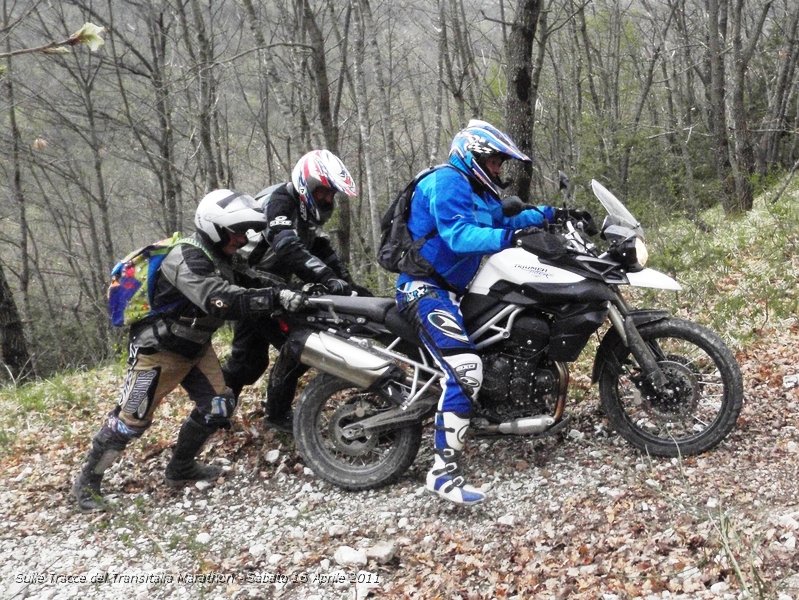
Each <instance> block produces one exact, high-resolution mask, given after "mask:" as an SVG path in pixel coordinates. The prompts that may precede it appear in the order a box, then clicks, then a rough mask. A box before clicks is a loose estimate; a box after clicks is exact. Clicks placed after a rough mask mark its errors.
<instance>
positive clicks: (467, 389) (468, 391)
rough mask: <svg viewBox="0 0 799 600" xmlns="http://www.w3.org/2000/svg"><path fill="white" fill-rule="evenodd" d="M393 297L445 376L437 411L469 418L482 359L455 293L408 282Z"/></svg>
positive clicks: (481, 374) (478, 384)
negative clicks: (470, 334) (471, 337)
mask: <svg viewBox="0 0 799 600" xmlns="http://www.w3.org/2000/svg"><path fill="white" fill-rule="evenodd" d="M396 298H397V306H398V307H399V309H400V312H402V314H403V315H404V316H405V318H406V319H408V321H409V322H411V323H413V325H414V327H415V328H416V332H417V335H418V336H419V338H420V340H421V341H422V343H423V344H424V346H425V347H426V348H427V349H428V350H429V352H430V354H431V355H432V356H433V358H434V360H435V361H436V363H437V365H438V367H439V368H440V369H441V370H442V371H444V374H445V375H446V377H445V379H444V381H443V383H442V385H443V388H444V391H443V394H442V396H441V399H440V400H439V403H438V411H439V412H453V413H456V414H457V415H458V416H460V417H463V418H468V417H470V416H471V414H472V401H473V400H474V399H475V398H477V393H478V392H479V391H480V386H481V385H482V384H483V361H482V360H481V359H480V356H479V355H478V354H477V350H476V348H475V346H474V344H473V343H472V341H471V340H470V339H469V335H468V333H467V332H466V327H465V325H464V321H463V314H462V313H461V311H460V307H459V302H458V299H457V296H456V295H455V294H453V293H452V292H449V291H447V290H445V289H442V288H439V287H436V286H435V285H431V284H430V283H427V282H423V281H410V282H408V283H405V284H403V285H402V286H401V287H400V288H399V289H398V290H397V297H396ZM439 437H443V434H439V432H437V433H436V440H435V445H436V447H437V448H440V447H443V442H442V445H439V442H440V441H441V440H439V439H438V438H439Z"/></svg>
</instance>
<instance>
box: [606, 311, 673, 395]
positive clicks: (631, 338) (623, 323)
mask: <svg viewBox="0 0 799 600" xmlns="http://www.w3.org/2000/svg"><path fill="white" fill-rule="evenodd" d="M622 311H624V312H622ZM608 318H609V319H610V322H611V323H612V324H613V327H614V328H615V330H616V332H617V333H618V334H619V337H621V339H622V341H623V342H624V345H625V346H627V347H628V348H629V349H630V353H631V354H632V355H633V357H634V358H635V360H636V361H638V364H639V365H640V366H641V369H642V370H643V372H644V383H645V384H648V385H649V386H651V388H652V390H653V391H654V392H655V393H656V394H657V395H658V396H661V395H667V396H668V395H670V394H671V393H672V391H671V390H670V389H669V388H668V378H667V377H666V375H665V374H664V373H663V370H662V369H661V368H660V365H659V364H658V361H657V358H656V357H655V355H654V353H653V352H652V348H650V347H649V345H648V344H647V343H646V342H645V341H644V339H643V338H642V337H641V334H640V333H639V332H638V327H636V325H635V321H634V320H633V316H632V314H631V312H630V311H629V308H628V306H627V304H626V303H625V302H624V299H623V298H622V297H621V296H617V301H616V302H615V303H612V304H610V306H609V308H608Z"/></svg>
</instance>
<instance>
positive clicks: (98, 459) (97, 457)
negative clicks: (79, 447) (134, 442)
mask: <svg viewBox="0 0 799 600" xmlns="http://www.w3.org/2000/svg"><path fill="white" fill-rule="evenodd" d="M125 446H127V440H125V441H123V440H117V439H113V437H112V436H110V435H109V434H108V432H107V431H106V430H104V429H101V430H100V431H99V433H97V435H95V436H94V439H92V447H91V449H90V450H89V452H88V454H87V455H86V460H85V461H84V463H83V467H82V468H81V470H80V473H79V474H78V476H77V477H76V478H75V481H74V482H73V484H72V491H71V494H72V496H73V497H74V498H75V500H76V501H77V503H78V508H79V509H80V511H81V512H94V511H101V510H106V509H107V508H108V505H107V503H106V502H105V500H104V499H103V494H102V490H101V489H100V484H101V483H102V480H103V475H104V474H105V471H106V469H108V467H110V466H111V464H112V463H113V462H114V461H115V460H116V459H117V457H118V456H119V455H120V454H122V451H123V450H124V449H125Z"/></svg>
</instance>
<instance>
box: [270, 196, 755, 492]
mask: <svg viewBox="0 0 799 600" xmlns="http://www.w3.org/2000/svg"><path fill="white" fill-rule="evenodd" d="M591 187H592V189H593V191H594V194H595V195H596V197H597V198H598V199H599V201H600V202H601V203H602V205H603V206H604V207H605V209H606V210H607V213H608V215H607V216H606V217H605V219H604V222H603V224H602V228H601V238H602V239H603V240H605V241H606V242H607V247H606V248H605V249H604V250H599V249H598V248H597V247H596V246H595V245H594V244H593V243H592V242H591V241H590V240H589V239H588V238H587V237H586V236H585V235H584V234H583V233H582V232H581V230H580V223H579V222H575V221H573V220H566V221H565V222H563V223H561V224H559V225H554V226H551V230H550V231H541V232H540V233H533V234H530V235H528V236H525V237H524V238H523V239H522V241H521V242H520V244H519V245H518V246H517V247H513V248H509V249H507V250H503V251H501V252H498V253H496V254H493V255H491V256H490V257H488V258H487V259H486V260H485V261H484V263H483V265H482V266H481V268H480V270H479V271H478V273H477V275H476V276H475V278H474V279H473V281H472V282H471V284H470V286H469V290H468V293H466V294H465V295H464V297H463V298H462V302H461V309H462V312H463V315H464V318H465V321H466V325H467V329H468V330H469V332H470V335H471V338H472V340H473V341H474V343H475V344H476V346H477V349H478V352H479V353H480V355H481V358H482V360H483V386H482V388H481V390H480V394H479V396H478V398H477V401H476V403H475V407H474V414H473V417H472V428H473V429H472V431H473V433H474V435H477V436H532V437H534V436H544V435H551V434H553V433H556V432H558V431H562V430H563V429H564V427H565V426H566V424H567V423H568V420H569V419H568V417H567V413H566V404H567V399H568V389H569V368H568V363H570V362H574V361H575V360H577V358H578V356H579V355H580V354H581V352H582V350H583V349H584V348H585V347H586V345H587V343H588V341H589V339H590V338H591V336H592V335H593V334H594V333H595V332H597V331H599V330H600V327H602V326H603V324H604V323H607V324H608V326H607V328H605V329H604V332H603V333H602V334H601V341H600V342H599V344H598V346H597V347H596V351H595V352H596V355H595V358H594V364H593V373H592V382H594V383H598V386H599V399H600V402H601V404H602V407H603V409H604V413H605V415H606V417H607V419H608V421H609V423H610V426H611V427H612V428H613V429H614V430H615V431H616V432H617V433H618V434H619V435H621V436H622V437H623V438H625V439H626V440H627V441H628V442H630V443H631V444H632V445H633V446H635V447H636V448H638V449H640V450H641V451H643V452H647V453H649V454H652V455H659V456H678V455H693V454H698V453H701V452H705V451H706V450H709V449H710V448H713V447H714V446H715V445H717V444H718V443H719V442H720V441H721V440H723V439H724V437H725V436H726V435H727V434H728V433H729V432H730V431H731V430H732V429H733V427H734V426H735V423H736V420H737V418H738V415H739V413H740V411H741V406H742V402H743V384H742V378H741V373H740V370H739V367H738V364H737V363H736V361H735V358H734V357H733V354H732V352H731V351H730V350H729V348H728V347H727V346H726V345H725V344H724V342H723V341H722V340H721V338H720V337H719V336H718V335H716V334H715V333H713V332H712V331H710V330H708V329H707V328H705V327H703V326H701V325H698V324H696V323H693V322H691V321H687V320H684V319H679V318H675V317H673V316H671V315H670V314H669V313H668V312H666V311H664V310H658V309H643V310H641V309H634V308H632V307H631V306H630V305H629V304H628V303H627V301H625V299H624V297H623V296H622V292H621V290H622V289H623V288H624V287H625V286H634V287H646V288H657V289H664V290H679V289H680V285H679V284H678V283H677V282H676V281H675V280H674V279H672V278H671V277H669V276H668V275H666V274H664V273H661V272H658V271H655V270H653V269H650V268H646V267H645V266H644V265H645V263H646V260H647V250H646V246H645V244H644V241H643V240H644V234H643V230H642V228H641V226H640V224H639V223H638V221H637V220H636V219H635V218H634V217H633V216H632V215H631V214H630V213H629V211H628V210H627V209H626V208H625V207H624V205H623V204H622V203H621V202H620V201H619V200H618V199H617V198H616V197H615V196H614V195H613V194H611V193H610V192H609V191H608V190H607V189H605V188H604V187H603V186H602V185H601V184H600V183H598V182H597V181H592V182H591ZM311 302H312V304H313V310H311V311H310V312H307V313H298V314H292V315H283V316H281V317H280V318H281V319H282V320H283V325H284V327H285V328H286V330H287V331H289V340H288V343H287V344H286V346H284V351H290V352H292V353H293V354H294V356H295V357H296V358H297V359H298V360H299V361H300V362H302V363H303V364H305V365H308V366H310V367H315V368H316V369H317V370H318V371H320V372H321V373H319V374H317V375H316V377H315V378H314V379H313V380H312V381H311V382H310V383H309V384H308V385H307V387H306V388H305V390H304V392H303V393H302V395H301V397H300V399H299V400H298V402H297V405H296V406H295V411H294V438H295V440H296V445H297V449H298V451H299V453H300V455H301V456H302V458H303V460H304V462H305V464H306V465H308V466H309V467H310V468H311V469H313V471H314V472H315V473H316V474H317V475H318V476H319V477H321V478H323V479H325V480H327V481H329V482H331V483H333V484H335V485H337V486H340V487H342V488H345V489H350V490H360V489H368V488H374V487H378V486H381V485H386V484H389V483H392V482H394V481H396V480H397V479H398V478H399V477H400V476H401V475H402V473H403V472H404V471H405V470H406V469H407V468H408V467H409V466H410V465H411V463H412V462H413V461H414V459H415V457H416V454H417V452H418V449H419V446H420V442H421V436H422V430H423V426H424V425H426V424H428V423H431V422H432V421H431V419H430V417H431V416H432V415H433V414H434V412H435V409H436V405H437V403H438V399H439V396H440V394H441V386H440V380H441V379H442V377H443V373H442V372H441V371H440V370H439V369H438V368H437V366H436V364H435V363H434V362H433V360H432V359H431V356H430V355H429V353H428V352H427V351H426V349H425V348H424V347H423V346H422V345H421V344H420V343H419V341H418V339H417V337H416V335H415V332H414V331H413V329H412V328H411V326H410V325H409V324H408V323H407V322H406V321H405V320H404V319H403V318H402V316H401V315H400V314H399V313H398V311H397V309H396V306H395V302H394V299H393V298H357V297H340V296H320V297H315V298H312V299H311Z"/></svg>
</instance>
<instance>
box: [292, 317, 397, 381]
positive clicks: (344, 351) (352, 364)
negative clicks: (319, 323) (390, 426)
mask: <svg viewBox="0 0 799 600" xmlns="http://www.w3.org/2000/svg"><path fill="white" fill-rule="evenodd" d="M300 362H301V363H302V364H304V365H308V366H310V367H314V368H316V369H319V370H320V371H323V372H325V373H329V374H330V375H334V376H336V377H339V378H341V379H344V380H345V381H349V382H351V383H354V384H355V385H357V386H359V387H362V388H368V387H369V386H371V385H372V384H373V383H375V382H376V381H378V380H379V379H381V378H382V377H383V376H384V375H385V374H386V373H388V372H389V371H390V370H391V368H392V367H393V366H394V362H393V361H392V360H390V359H389V358H386V357H385V356H381V355H379V354H377V353H376V352H374V351H371V350H368V349H367V348H365V347H364V346H361V345H358V344H357V343H355V342H353V341H350V340H345V339H342V338H339V337H336V336H333V335H330V334H329V333H325V332H324V331H319V332H314V333H312V334H310V335H309V336H308V339H307V340H306V341H305V346H304V347H303V349H302V353H301V354H300Z"/></svg>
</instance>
